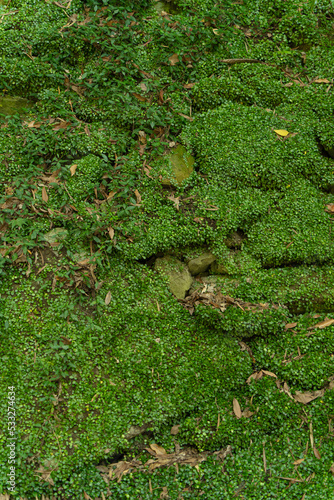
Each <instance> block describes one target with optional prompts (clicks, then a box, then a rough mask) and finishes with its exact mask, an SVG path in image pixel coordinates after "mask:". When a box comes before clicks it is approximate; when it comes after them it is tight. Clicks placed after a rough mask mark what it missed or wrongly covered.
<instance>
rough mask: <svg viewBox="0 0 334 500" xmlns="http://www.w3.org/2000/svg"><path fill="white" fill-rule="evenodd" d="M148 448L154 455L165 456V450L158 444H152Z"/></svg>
mask: <svg viewBox="0 0 334 500" xmlns="http://www.w3.org/2000/svg"><path fill="white" fill-rule="evenodd" d="M150 448H151V450H153V451H154V452H155V454H156V455H167V453H166V450H165V449H164V448H162V446H159V445H158V444H155V443H152V444H150Z"/></svg>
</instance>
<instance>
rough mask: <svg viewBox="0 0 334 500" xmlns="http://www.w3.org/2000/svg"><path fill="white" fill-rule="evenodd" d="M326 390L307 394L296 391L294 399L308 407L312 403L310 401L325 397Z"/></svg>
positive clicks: (307, 392)
mask: <svg viewBox="0 0 334 500" xmlns="http://www.w3.org/2000/svg"><path fill="white" fill-rule="evenodd" d="M324 393H325V390H324V389H321V390H320V391H312V392H311V391H306V392H300V391H296V392H295V395H294V396H293V399H294V400H295V401H297V402H298V403H303V404H304V405H306V404H307V403H310V401H313V400H314V399H317V398H320V397H322V396H323V395H324Z"/></svg>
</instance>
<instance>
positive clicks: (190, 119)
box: [178, 113, 194, 122]
mask: <svg viewBox="0 0 334 500" xmlns="http://www.w3.org/2000/svg"><path fill="white" fill-rule="evenodd" d="M178 115H180V116H183V118H186V119H187V120H189V121H191V122H192V121H193V120H194V119H193V118H192V117H191V116H188V115H184V114H183V113H178Z"/></svg>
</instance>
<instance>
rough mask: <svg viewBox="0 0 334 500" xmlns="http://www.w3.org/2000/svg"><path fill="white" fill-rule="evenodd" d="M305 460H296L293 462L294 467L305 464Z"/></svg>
mask: <svg viewBox="0 0 334 500" xmlns="http://www.w3.org/2000/svg"><path fill="white" fill-rule="evenodd" d="M304 460H305V458H299V459H298V460H295V461H294V462H293V465H300V464H301V463H302V462H304Z"/></svg>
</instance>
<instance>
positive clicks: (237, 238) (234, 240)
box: [225, 231, 246, 248]
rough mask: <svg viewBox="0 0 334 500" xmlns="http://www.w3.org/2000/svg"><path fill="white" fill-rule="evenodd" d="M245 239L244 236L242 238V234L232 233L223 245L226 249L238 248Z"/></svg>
mask: <svg viewBox="0 0 334 500" xmlns="http://www.w3.org/2000/svg"><path fill="white" fill-rule="evenodd" d="M245 239H246V236H244V235H243V234H242V233H238V231H234V232H233V233H231V234H229V235H228V237H227V238H226V240H225V245H226V246H227V247H228V248H240V247H241V245H242V243H243V242H244V241H245Z"/></svg>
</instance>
